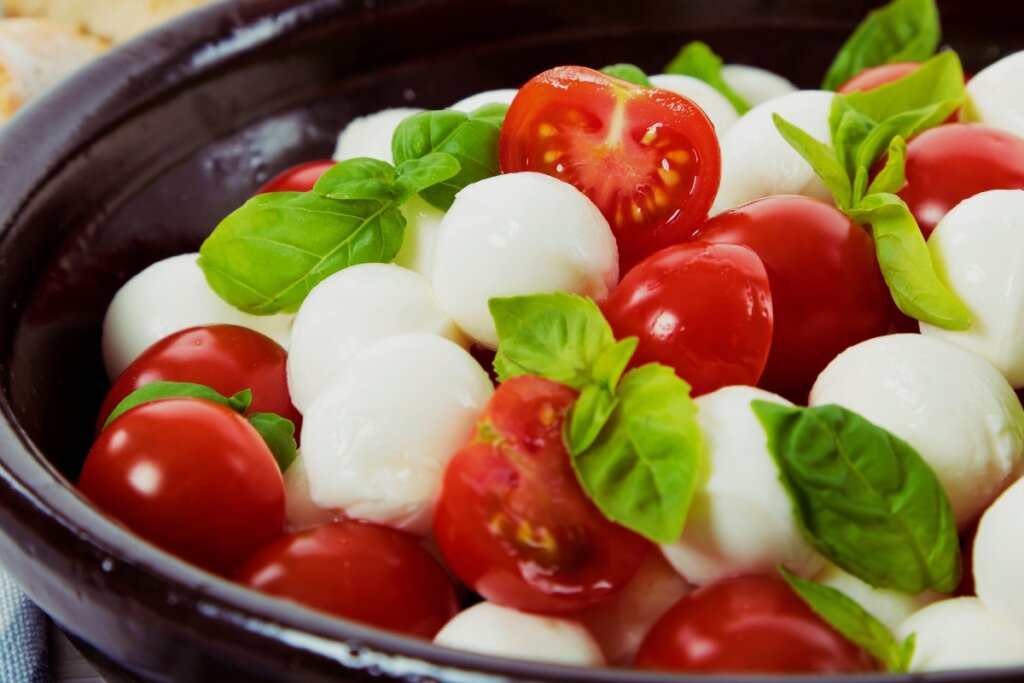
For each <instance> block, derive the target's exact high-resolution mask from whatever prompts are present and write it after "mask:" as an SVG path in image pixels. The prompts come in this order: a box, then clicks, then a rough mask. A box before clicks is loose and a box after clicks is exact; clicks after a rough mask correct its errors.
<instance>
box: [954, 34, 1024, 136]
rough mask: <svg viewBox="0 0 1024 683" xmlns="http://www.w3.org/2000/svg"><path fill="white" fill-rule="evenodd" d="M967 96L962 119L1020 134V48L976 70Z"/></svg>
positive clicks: (1023, 75) (1023, 70) (1023, 103)
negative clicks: (976, 72)
mask: <svg viewBox="0 0 1024 683" xmlns="http://www.w3.org/2000/svg"><path fill="white" fill-rule="evenodd" d="M967 95H968V99H967V105H966V106H965V107H964V113H963V116H964V118H966V119H967V120H969V121H980V122H981V123H984V124H987V125H989V126H992V127H993V128H1001V129H1003V130H1006V131H1009V132H1011V133H1015V134H1017V135H1020V136H1021V137H1024V51H1021V52H1015V53H1013V54H1012V55H1009V56H1008V57H1003V58H1002V59H1000V60H999V61H998V62H996V63H995V64H990V65H989V66H987V67H986V68H984V69H982V70H981V71H979V72H978V74H977V75H976V76H975V77H974V78H972V79H971V80H970V81H969V82H968V83H967Z"/></svg>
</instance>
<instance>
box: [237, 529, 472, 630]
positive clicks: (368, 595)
mask: <svg viewBox="0 0 1024 683" xmlns="http://www.w3.org/2000/svg"><path fill="white" fill-rule="evenodd" d="M236 578H237V580H238V581H239V582H241V583H243V584H245V585H247V586H249V587H250V588H255V589H256V590H259V591H263V592H264V593H269V594H271V595H276V596H278V597H282V598H287V599H289V600H294V601H295V602H298V603H300V604H302V605H305V606H307V607H312V608H313V609H317V610H320V611H322V612H328V613H330V614H333V615H336V616H339V617H343V618H346V619H352V620H354V621H359V622H362V623H364V624H369V625H371V626H376V627H378V628H384V629H388V630H390V631H398V632H400V633H405V634H407V635H411V636H418V637H420V638H433V637H434V635H435V634H436V633H437V632H438V631H439V630H440V629H441V627H442V626H444V625H445V623H447V622H448V620H449V619H451V618H452V617H453V616H455V613H456V612H458V609H459V605H458V601H457V599H456V596H455V588H454V587H453V586H452V582H451V581H450V580H449V579H448V575H447V574H445V572H444V569H442V568H441V565H439V564H438V563H437V560H435V559H434V558H433V557H432V556H431V555H430V553H428V552H427V551H426V550H424V549H423V546H421V545H420V544H419V543H418V542H417V541H416V539H415V538H413V537H412V536H409V535H408V534H405V533H403V532H401V531H397V530H395V529H389V528H387V527H383V526H377V525H374V524H366V523H363V522H356V521H343V522H335V523H333V524H328V525H326V526H321V527H318V528H316V529H310V530H307V531H302V532H299V533H295V534H290V535H288V536H284V537H282V538H279V539H277V540H276V541H274V542H272V543H271V544H270V545H268V546H266V547H265V548H263V549H262V550H260V551H259V552H258V553H256V554H255V555H254V556H253V557H252V559H250V560H249V561H248V562H247V563H246V564H245V566H244V567H242V569H240V570H239V572H238V574H237V576H236Z"/></svg>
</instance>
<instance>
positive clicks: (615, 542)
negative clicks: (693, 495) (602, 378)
mask: <svg viewBox="0 0 1024 683" xmlns="http://www.w3.org/2000/svg"><path fill="white" fill-rule="evenodd" d="M575 398H576V392H574V391H572V390H571V389H568V388H566V387H564V386H562V385H560V384H556V383H554V382H551V381H548V380H546V379H541V378H539V377H530V376H521V377H516V378H514V379H511V380H509V381H507V382H505V383H504V384H502V385H501V386H499V387H498V389H497V390H496V391H495V393H494V396H493V397H492V398H491V401H490V403H489V404H488V406H487V409H486V411H485V412H484V415H483V417H482V418H481V420H480V424H479V425H478V427H477V433H476V435H475V436H474V437H473V439H472V440H471V441H470V442H469V444H467V445H466V446H465V447H464V448H463V449H462V450H460V451H459V452H458V453H456V454H455V456H454V457H453V458H452V460H451V462H450V463H449V464H448V469H447V470H446V471H445V477H444V483H443V485H442V489H441V495H440V499H439V500H438V503H437V507H436V508H435V512H434V535H435V538H436V540H437V547H438V549H439V550H440V551H441V554H442V556H443V557H444V559H445V562H446V563H447V564H448V567H449V568H450V569H451V570H452V571H453V572H454V573H455V575H456V576H457V577H458V578H459V579H461V580H462V581H463V582H464V583H466V584H467V585H469V586H471V587H472V588H473V589H474V590H475V591H476V592H477V593H480V594H481V595H482V596H484V597H485V598H487V599H488V600H491V601H492V602H496V603H498V604H500V605H505V606H507V607H514V608H516V609H522V610H528V611H532V612H565V611H570V610H574V609H579V608H581V607H584V606H586V605H589V604H593V603H596V602H599V601H601V600H603V599H605V598H607V597H610V596H611V595H612V594H613V593H614V592H615V591H616V590H618V589H619V588H621V587H622V586H623V585H625V583H626V582H628V581H629V579H630V578H631V577H632V576H633V574H635V573H636V570H637V569H638V568H639V567H640V564H641V563H642V562H643V561H644V559H645V557H646V556H647V554H648V552H649V551H650V550H651V547H652V546H651V544H650V543H649V542H648V541H646V540H645V539H644V538H642V537H641V536H639V535H637V534H635V533H633V532H632V531H629V530H628V529H626V528H624V527H621V526H618V525H617V524H614V523H612V522H610V521H608V520H607V519H606V518H605V517H604V516H603V515H602V514H601V512H600V511H598V509H597V508H596V507H595V506H594V504H593V503H592V502H590V500H589V499H588V498H587V496H586V494H584V493H583V490H582V489H581V488H580V485H579V483H578V482H577V480H576V475H575V473H574V472H573V469H572V465H571V463H570V462H569V454H568V453H567V452H566V450H565V445H564V443H563V441H562V425H563V423H564V421H565V416H566V413H567V411H568V410H569V407H570V406H571V405H572V403H573V401H574V400H575Z"/></svg>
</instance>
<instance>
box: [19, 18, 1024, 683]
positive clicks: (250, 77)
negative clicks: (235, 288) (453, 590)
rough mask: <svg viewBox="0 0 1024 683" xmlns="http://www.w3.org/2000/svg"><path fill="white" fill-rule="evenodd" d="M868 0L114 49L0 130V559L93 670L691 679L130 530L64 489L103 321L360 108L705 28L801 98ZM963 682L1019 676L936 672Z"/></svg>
mask: <svg viewBox="0 0 1024 683" xmlns="http://www.w3.org/2000/svg"><path fill="white" fill-rule="evenodd" d="M872 4H875V3H868V2H856V1H852V0H843V1H839V0H831V1H828V2H826V1H824V0H822V1H820V2H818V1H815V0H729V1H726V0H715V1H712V0H707V1H704V2H699V1H697V0H694V1H691V2H684V1H683V0H675V1H669V0H665V1H661V2H659V1H656V0H631V1H630V2H623V1H622V0H559V1H557V2H545V1H542V0H438V1H434V2H431V1H426V0H362V1H361V2H360V1H355V2H353V1H347V0H306V1H295V2H287V1H286V0H251V1H245V0H241V1H238V2H224V3H221V4H218V5H215V6H213V7H211V8H209V9H207V10H204V11H200V12H197V13H195V14H193V15H191V16H189V17H188V18H186V19H183V20H181V21H179V22H177V23H175V24H172V25H170V26H168V27H167V28H165V29H163V30H160V31H158V32H155V33H152V34H150V35H148V36H146V37H144V38H142V39H140V40H138V41H136V42H134V43H132V44H130V45H127V46H125V47H123V48H120V49H118V50H116V51H114V52H112V53H111V54H109V55H108V56H106V57H105V58H103V59H102V60H101V61H100V62H99V63H97V64H96V65H95V66H93V67H92V68H90V69H88V70H86V71H85V72H83V73H81V74H80V75H78V76H77V77H75V78H74V79H72V80H71V81H70V82H68V83H67V84H66V85H64V86H62V87H61V88H60V89H58V90H57V91H55V92H53V93H52V94H51V95H49V96H48V97H46V98H45V99H44V100H43V101H41V102H39V103H38V104H37V105H35V106H33V107H31V108H30V109H29V110H27V111H25V112H24V113H23V114H22V115H19V116H18V117H17V118H16V119H15V120H14V121H13V122H12V123H11V124H10V125H9V127H8V128H7V129H6V130H5V132H4V134H3V137H2V140H0V218H2V221H3V226H2V232H0V320H2V322H0V364H2V374H0V382H2V388H3V395H2V398H0V410H2V411H3V418H4V419H3V420H2V422H0V559H2V562H3V564H5V565H6V566H7V568H8V569H9V571H10V572H11V573H12V574H13V575H14V577H15V578H16V579H17V580H18V581H19V582H20V583H21V584H22V585H23V586H24V587H25V589H26V590H27V591H28V592H29V594H30V595H31V596H32V597H33V598H34V599H35V600H36V601H37V602H38V603H39V604H40V605H41V606H42V607H43V608H44V609H45V610H46V611H47V612H49V613H50V614H51V615H53V617H54V619H56V620H57V622H58V623H59V624H60V625H61V626H62V627H63V628H64V629H66V630H67V631H68V632H69V633H70V634H72V635H73V636H74V637H75V638H76V639H77V641H78V642H79V643H80V644H81V645H82V646H83V647H84V648H86V650H87V652H89V654H90V656H91V657H92V658H93V659H94V660H95V661H96V662H98V663H99V665H100V666H101V667H102V668H103V669H104V670H105V671H106V672H107V674H108V675H109V676H110V678H111V679H112V680H145V681H186V682H190V683H191V682H195V681H228V680H236V679H238V680H246V681H253V682H256V681H286V680H302V681H306V682H309V683H313V682H317V681H369V680H380V679H385V680H409V681H450V682H452V683H455V682H463V681H466V682H469V681H473V682H478V681H502V680H532V681H583V680H588V681H605V682H609V683H610V682H612V681H619V682H621V681H624V680H630V681H637V682H641V681H644V682H649V683H655V682H658V683H667V682H668V681H684V680H697V679H692V678H684V677H670V676H665V675H652V674H633V673H628V674H627V673H625V672H622V671H612V670H605V671H598V670H595V671H588V670H584V669H569V668H559V667H553V666H545V665H540V664H531V663H517V662H510V661H504V660H497V659H491V658H486V657H479V656H474V655H470V654H464V653H458V652H453V651H446V650H442V649H439V648H435V647H432V646H430V645H427V644H426V643H422V642H417V641H414V640H409V639H405V638H401V637H396V636H394V635H389V634H387V633H382V632H379V631H374V630H370V629H367V628H364V627H361V626H359V625H356V624H350V623H346V622H344V621H340V620H335V619H331V618H328V617H325V616H322V615H319V614H316V613H313V612H311V611H307V610H303V609H300V608H297V607H294V606H291V605H289V604H287V603H284V602H278V601H275V600H272V599H269V598H266V597H263V596H261V595H259V594H256V593H252V592H249V591H247V590H244V589H242V588H239V587H236V586H234V585H232V584H230V583H228V582H225V581H222V580H219V579H217V578H215V577H213V576H210V575H208V574H205V573H203V572H201V571H199V570H197V569H195V568H193V567H191V566H189V565H186V564H184V563H182V562H180V561H178V560H176V559H175V558H173V557H170V556H168V555H166V554H164V553H163V552H161V551H159V550H157V549H155V548H154V547H152V546H150V545H148V544H146V543H143V542H141V541H139V540H138V539H136V538H134V537H132V536H130V535H129V534H128V533H126V532H125V531H124V530H122V529H121V528H119V527H118V526H116V525H114V524H113V523H111V522H110V521H109V520H107V519H106V518H105V517H104V516H103V515H101V514H99V513H98V512H97V511H95V510H94V509H92V508H91V507H90V506H89V505H88V504H87V503H86V502H85V501H84V500H83V499H82V498H81V497H80V496H79V495H78V494H77V493H76V491H75V489H74V488H73V487H72V486H71V484H70V483H69V482H72V481H74V480H75V478H76V477H77V474H78V470H79V467H80V466H81V463H82V459H83V456H84V454H85V452H86V451H87V449H88V446H89V441H90V435H91V427H92V421H93V418H94V417H95V414H96V411H97V408H98V406H99V404H100V400H101V398H102V396H103V394H104V392H105V390H106V380H105V377H104V374H103V370H102V367H101V362H100V349H99V338H100V323H101V320H102V316H103V312H104V309H105V308H106V306H107V303H108V302H109V301H110V299H111V297H112V296H113V294H114V292H115V291H116V289H117V288H118V286H120V285H121V284H122V283H123V282H124V281H125V280H127V279H128V278H129V277H130V276H131V275H133V274H134V273H136V272H138V271H139V270H141V269H142V268H143V267H144V266H146V265H147V264H149V263H151V262H153V261H155V260H157V259H160V258H163V257H166V256H169V255H172V254H175V253H179V252H184V251H189V250H194V249H195V248H196V247H197V246H198V244H199V243H200V241H201V240H202V239H203V237H204V236H205V235H206V234H207V232H208V231H209V230H210V229H211V228H212V227H213V226H214V225H215V224H216V223H217V221H218V220H219V219H220V218H221V217H223V216H224V215H225V214H227V213H228V212H229V211H230V210H231V209H232V208H234V207H236V206H238V205H239V204H240V203H241V202H242V201H243V200H244V199H245V198H246V197H247V196H248V195H249V194H250V193H251V192H252V191H253V190H254V189H255V188H256V187H257V186H258V185H260V184H261V182H262V181H264V180H266V179H267V178H268V177H270V176H271V175H272V174H274V173H275V172H277V171H279V170H281V169H283V168H285V167H287V166H289V165H290V164H293V163H295V162H299V161H302V160H305V159H310V158H318V157H324V156H326V155H328V154H329V153H330V151H331V149H332V144H333V141H334V137H335V134H336V133H337V131H338V130H339V129H340V127H341V126H342V125H343V124H344V123H345V122H346V121H347V120H349V119H350V118H352V117H353V116H356V115H358V114H363V113H367V112H371V111H374V110H376V109H379V108H382V107H385V106H393V105H401V104H415V105H419V106H425V107H439V106H443V105H445V104H447V103H450V102H453V101H455V100H456V99H459V98H460V97H462V96H464V95H467V94H470V93H473V92H476V91H479V90H483V89H487V88H493V87H502V86H513V85H516V84H519V83H521V82H522V81H523V80H525V79H526V78H528V77H529V76H531V75H532V74H534V73H537V72H538V71H540V70H542V69H544V68H547V67H550V66H552V65H555V64H559V63H582V64H587V65H592V66H600V65H602V64H606V63H610V62H617V61H630V62H635V63H638V64H640V65H641V66H644V67H647V68H648V69H650V70H656V69H657V68H658V67H659V66H661V65H663V64H664V63H665V62H666V61H667V60H668V59H669V58H670V57H671V56H672V54H673V53H674V51H675V50H676V49H677V48H678V47H679V46H680V45H681V44H682V43H683V42H685V41H687V40H690V39H693V38H698V37H700V38H703V39H704V40H706V41H708V42H710V43H711V44H712V45H714V46H715V48H716V49H717V50H719V51H720V52H722V53H723V54H724V55H725V57H726V58H727V60H728V61H733V62H745V63H750V64H758V65H762V66H765V67H767V68H771V69H775V70H777V71H780V72H782V73H785V74H787V75H788V76H790V77H791V78H793V79H794V80H796V81H797V82H798V83H800V84H801V85H804V86H812V85H813V84H814V83H815V82H816V81H817V79H818V78H819V76H820V74H822V73H823V72H824V69H825V67H826V66H827V64H828V62H829V60H830V58H831V56H832V55H833V54H834V52H835V50H836V48H837V47H838V45H839V44H840V43H841V41H842V39H843V38H844V37H845V36H846V35H847V34H848V32H849V30H850V29H851V28H852V27H853V25H854V24H855V23H856V22H857V21H858V20H859V19H860V18H861V17H862V16H863V15H864V13H865V12H866V11H867V10H868V9H869V7H870V6H871V5H872ZM942 4H943V5H944V6H943V8H942V9H943V15H944V23H945V27H946V36H947V40H948V41H949V43H951V44H952V45H953V46H955V47H956V48H957V49H958V50H959V51H960V53H961V54H962V55H963V57H964V60H965V62H966V65H967V68H968V69H973V70H976V69H979V68H981V67H982V66H984V65H985V64H987V63H990V62H991V61H993V60H994V59H996V58H998V57H999V56H1001V55H1002V54H1004V53H1007V52H1010V51H1013V50H1019V49H1021V48H1024V3H1021V2H1020V1H1019V0H1006V1H1005V2H985V1H984V0H978V1H976V2H972V3H963V2H959V1H957V0H950V1H949V2H945V3H942ZM982 678H985V679H986V680H990V681H996V680H998V681H1010V680H1024V669H1017V670H1013V671H1000V672H989V673H985V674H984V675H982V674H978V673H961V674H952V675H943V676H934V677H931V678H930V680H935V681H940V680H941V681H954V680H955V681H975V680H980V679H982ZM718 680H721V679H718ZM849 680H852V679H849ZM864 680H871V681H876V682H878V681H909V680H911V679H910V678H909V677H902V678H900V677H885V676H878V677H870V678H865V679H864Z"/></svg>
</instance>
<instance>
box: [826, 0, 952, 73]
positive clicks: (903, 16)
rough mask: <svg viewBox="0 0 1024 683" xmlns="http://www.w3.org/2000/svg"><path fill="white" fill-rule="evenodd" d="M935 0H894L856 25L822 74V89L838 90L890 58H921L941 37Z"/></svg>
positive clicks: (920, 60) (933, 49)
mask: <svg viewBox="0 0 1024 683" xmlns="http://www.w3.org/2000/svg"><path fill="white" fill-rule="evenodd" d="M941 37H942V34H941V27H940V25H939V11H938V9H937V8H936V6H935V0H894V1H893V2H890V3H889V4H888V5H886V6H885V7H882V8H880V9H877V10H874V11H873V12H871V13H870V14H868V16H867V18H866V19H865V20H864V21H863V22H862V23H861V24H860V26H858V27H857V29H856V30H855V31H854V32H853V35H851V36H850V37H849V38H848V39H847V41H846V43H845V44H844V45H843V47H842V48H841V49H840V50H839V54H837V55H836V58H835V60H834V61H833V62H832V65H831V66H830V67H829V69H828V73H827V74H826V75H825V82H824V85H823V87H824V88H825V90H837V89H839V87H840V86H842V85H843V84H844V83H846V82H847V81H848V80H850V79H851V78H853V77H854V76H856V75H857V74H859V73H860V72H861V71H863V70H864V69H867V68H870V67H873V66H879V65H881V64H891V63H893V62H922V61H924V60H926V59H928V58H929V57H931V56H932V55H933V54H935V50H936V48H938V46H939V41H940V40H941Z"/></svg>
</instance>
